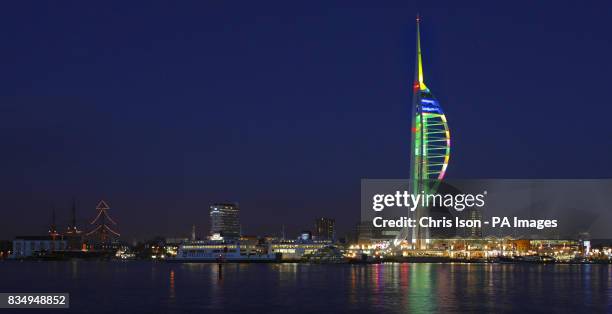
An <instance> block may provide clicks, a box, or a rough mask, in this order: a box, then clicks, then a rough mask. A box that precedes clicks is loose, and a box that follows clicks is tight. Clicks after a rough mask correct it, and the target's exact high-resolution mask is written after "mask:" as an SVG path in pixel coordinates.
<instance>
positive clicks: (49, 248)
mask: <svg viewBox="0 0 612 314" xmlns="http://www.w3.org/2000/svg"><path fill="white" fill-rule="evenodd" d="M67 247H68V242H67V241H66V240H64V239H62V238H61V237H56V236H23V237H17V238H15V240H13V253H12V255H11V257H12V258H24V257H32V256H40V255H46V254H49V253H52V252H56V251H63V250H66V249H67Z"/></svg>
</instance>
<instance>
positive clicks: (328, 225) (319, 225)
mask: <svg viewBox="0 0 612 314" xmlns="http://www.w3.org/2000/svg"><path fill="white" fill-rule="evenodd" d="M314 233H315V238H316V239H317V240H331V241H333V240H335V238H336V220H334V219H332V218H318V219H316V220H315V232H314Z"/></svg>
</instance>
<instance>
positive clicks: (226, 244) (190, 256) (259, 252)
mask: <svg viewBox="0 0 612 314" xmlns="http://www.w3.org/2000/svg"><path fill="white" fill-rule="evenodd" d="M279 259H280V255H278V254H274V253H272V252H271V250H270V248H269V246H268V245H263V244H254V243H249V242H243V241H239V240H237V241H231V240H221V241H213V240H206V241H189V242H185V243H183V244H181V245H180V246H179V249H178V251H177V254H176V256H174V257H171V258H168V259H167V261H169V262H189V263H191V262H202V263H207V262H208V263H224V262H233V263H266V262H268V263H269V262H276V261H278V260H279Z"/></svg>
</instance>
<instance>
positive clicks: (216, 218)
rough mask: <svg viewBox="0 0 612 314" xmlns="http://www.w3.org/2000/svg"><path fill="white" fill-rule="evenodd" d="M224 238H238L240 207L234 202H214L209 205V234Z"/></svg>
mask: <svg viewBox="0 0 612 314" xmlns="http://www.w3.org/2000/svg"><path fill="white" fill-rule="evenodd" d="M214 234H219V235H220V236H221V237H223V238H224V239H228V240H229V239H239V238H240V209H239V207H238V204H234V203H216V204H212V205H211V206H210V235H211V236H212V235H214Z"/></svg>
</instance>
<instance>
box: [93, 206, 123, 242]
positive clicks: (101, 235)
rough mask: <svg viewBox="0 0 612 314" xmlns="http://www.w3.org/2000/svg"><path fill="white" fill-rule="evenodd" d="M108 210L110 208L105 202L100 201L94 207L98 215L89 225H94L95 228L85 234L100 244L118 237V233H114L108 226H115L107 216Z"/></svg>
mask: <svg viewBox="0 0 612 314" xmlns="http://www.w3.org/2000/svg"><path fill="white" fill-rule="evenodd" d="M109 209H110V207H109V206H108V205H107V204H106V202H104V201H100V202H99V203H98V206H96V210H97V211H98V215H97V216H96V218H94V220H93V221H92V222H91V223H90V224H91V225H96V227H95V228H94V229H92V230H91V231H90V232H88V233H87V236H88V237H89V236H93V238H94V239H95V240H97V241H99V242H100V243H105V242H109V241H110V240H112V239H113V238H115V237H119V236H120V234H119V233H117V232H115V231H114V230H113V229H111V227H110V226H109V223H111V224H113V225H117V223H116V222H115V221H114V220H113V219H112V218H110V216H109V215H108V210H109Z"/></svg>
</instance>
